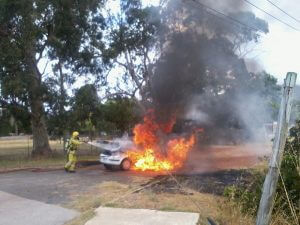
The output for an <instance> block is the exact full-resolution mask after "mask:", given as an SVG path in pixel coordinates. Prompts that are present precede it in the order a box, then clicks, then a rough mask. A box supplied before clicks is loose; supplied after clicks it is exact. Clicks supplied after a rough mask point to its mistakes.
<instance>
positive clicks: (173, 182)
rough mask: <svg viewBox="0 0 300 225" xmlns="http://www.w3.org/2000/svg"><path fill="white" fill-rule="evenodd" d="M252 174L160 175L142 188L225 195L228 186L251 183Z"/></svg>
mask: <svg viewBox="0 0 300 225" xmlns="http://www.w3.org/2000/svg"><path fill="white" fill-rule="evenodd" d="M250 178H251V173H250V172H249V171H247V170H224V171H218V172H212V173H203V174H192V175H187V174H182V175H180V174H177V175H160V176H157V177H154V178H153V179H151V180H150V181H149V182H147V183H145V184H143V185H142V186H147V187H148V188H150V189H151V190H152V191H153V192H155V193H173V194H177V193H180V194H191V193H188V192H187V191H186V190H187V189H191V190H194V191H198V192H202V193H209V194H214V195H223V193H224V189H225V188H226V187H227V186H231V185H238V186H244V185H246V184H247V183H249V180H250Z"/></svg>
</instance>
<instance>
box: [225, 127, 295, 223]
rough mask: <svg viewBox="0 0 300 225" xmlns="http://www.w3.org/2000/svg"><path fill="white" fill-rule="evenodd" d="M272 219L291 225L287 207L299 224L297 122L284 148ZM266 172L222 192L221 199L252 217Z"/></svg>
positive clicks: (255, 212) (292, 218) (255, 173)
mask: <svg viewBox="0 0 300 225" xmlns="http://www.w3.org/2000/svg"><path fill="white" fill-rule="evenodd" d="M280 173H281V177H279V181H278V185H277V190H276V199H275V203H274V209H273V215H281V216H282V217H284V219H285V221H286V222H288V224H295V217H294V216H293V213H292V210H291V207H290V205H289V202H288V200H287V196H286V192H287V195H288V198H289V200H290V203H291V205H292V208H293V210H294V211H295V213H296V216H297V217H298V221H300V121H297V122H296V125H295V127H293V128H291V130H290V136H289V137H288V139H287V142H286V145H285V151H284V155H283V160H282V164H281V169H280ZM265 175H266V171H263V172H253V176H252V179H251V181H250V182H248V184H247V185H245V186H230V187H227V188H226V189H225V191H224V196H225V197H226V198H227V199H228V200H230V201H234V202H235V203H236V204H238V205H239V206H240V207H241V210H242V212H243V213H246V214H250V215H252V216H255V215H256V214H257V209H258V206H259V201H260V198H261V193H262V187H263V182H264V178H265Z"/></svg>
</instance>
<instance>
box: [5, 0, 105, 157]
mask: <svg viewBox="0 0 300 225" xmlns="http://www.w3.org/2000/svg"><path fill="white" fill-rule="evenodd" d="M102 7H103V1H102V0H85V1H80V0H15V1H11V0H1V1H0V49H1V51H0V82H1V103H2V105H11V104H14V105H16V106H19V107H22V108H26V109H28V111H29V112H30V118H31V124H32V133H33V152H32V153H33V155H47V154H49V153H50V152H51V149H50V146H49V141H48V135H47V129H46V124H45V103H46V101H47V94H48V93H49V91H51V90H54V91H58V92H60V94H59V96H60V100H59V105H60V106H59V109H58V110H59V111H60V112H63V110H64V109H63V107H64V105H65V99H66V95H67V94H66V90H65V86H64V83H65V82H67V81H69V82H72V81H74V80H75V79H76V77H77V75H84V74H87V73H89V72H91V73H93V74H101V63H100V62H99V61H100V60H101V59H99V58H95V57H94V54H95V52H94V51H95V50H94V48H91V47H90V46H92V45H97V47H98V50H97V51H98V52H97V53H99V51H100V50H101V47H102V40H101V39H102V30H103V29H104V26H105V23H104V19H103V16H102V14H101V9H102ZM48 61H49V63H47V62H48ZM47 64H48V67H47V66H46V65H47ZM49 66H50V67H52V69H49ZM50 81H51V82H52V83H51V82H50ZM49 83H50V84H51V85H50V86H49ZM55 85H56V86H57V87H58V88H59V90H55V88H54V87H55Z"/></svg>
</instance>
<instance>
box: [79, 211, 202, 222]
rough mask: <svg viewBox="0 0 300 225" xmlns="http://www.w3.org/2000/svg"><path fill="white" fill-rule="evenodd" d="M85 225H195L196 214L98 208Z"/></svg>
mask: <svg viewBox="0 0 300 225" xmlns="http://www.w3.org/2000/svg"><path fill="white" fill-rule="evenodd" d="M95 212H96V216H95V217H94V218H93V219H91V220H89V221H88V222H87V223H86V224H85V225H100V224H101V225H154V224H155V225H196V224H197V222H198V220H199V214H198V213H184V212H162V211H157V210H149V209H118V208H105V207H99V208H98V209H96V210H95Z"/></svg>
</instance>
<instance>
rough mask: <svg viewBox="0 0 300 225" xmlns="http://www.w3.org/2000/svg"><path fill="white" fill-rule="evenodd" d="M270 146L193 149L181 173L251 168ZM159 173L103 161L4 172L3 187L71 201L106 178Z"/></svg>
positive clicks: (35, 197) (38, 197) (35, 196)
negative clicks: (71, 168) (111, 166)
mask: <svg viewBox="0 0 300 225" xmlns="http://www.w3.org/2000/svg"><path fill="white" fill-rule="evenodd" d="M269 152H270V150H269V149H268V148H267V147H266V146H257V145H248V146H217V147H216V146H213V147H210V148H207V149H203V150H196V151H193V152H191V154H190V156H189V159H188V161H187V163H186V165H185V167H184V168H183V169H182V171H179V173H183V174H201V173H207V172H216V171H222V170H228V169H239V168H249V167H252V166H254V165H255V164H256V163H258V162H259V159H258V158H259V157H262V156H263V155H266V154H269ZM155 175H157V173H156V174H155V173H154V174H153V173H139V172H133V171H129V172H124V171H113V172H112V171H107V170H105V169H104V167H103V166H102V165H94V166H88V167H84V168H80V169H77V172H76V173H74V174H71V173H66V172H65V171H64V170H63V169H61V170H54V171H44V172H41V171H36V172H33V171H19V172H11V173H3V174H0V191H3V192H7V193H10V194H14V195H17V196H20V197H23V198H27V199H32V200H37V201H41V202H44V203H48V204H56V205H62V204H65V203H68V202H69V201H70V200H71V198H72V196H74V194H75V195H76V194H80V193H84V192H86V191H88V190H89V188H92V187H93V186H94V185H98V184H101V183H102V182H106V181H117V182H120V183H124V184H129V183H131V181H132V180H133V179H134V178H135V177H137V176H143V177H145V176H149V177H152V176H155Z"/></svg>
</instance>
